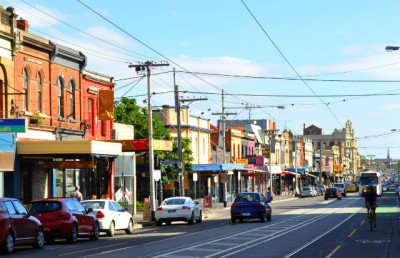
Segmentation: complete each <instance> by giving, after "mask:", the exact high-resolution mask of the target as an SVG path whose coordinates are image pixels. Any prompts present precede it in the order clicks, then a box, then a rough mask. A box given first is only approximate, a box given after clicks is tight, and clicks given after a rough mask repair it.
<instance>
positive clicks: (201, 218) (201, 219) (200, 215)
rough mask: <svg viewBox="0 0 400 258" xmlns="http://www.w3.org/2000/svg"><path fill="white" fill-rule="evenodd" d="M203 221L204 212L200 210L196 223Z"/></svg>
mask: <svg viewBox="0 0 400 258" xmlns="http://www.w3.org/2000/svg"><path fill="white" fill-rule="evenodd" d="M201 222H203V214H202V213H201V211H200V214H199V219H198V220H196V223H201Z"/></svg>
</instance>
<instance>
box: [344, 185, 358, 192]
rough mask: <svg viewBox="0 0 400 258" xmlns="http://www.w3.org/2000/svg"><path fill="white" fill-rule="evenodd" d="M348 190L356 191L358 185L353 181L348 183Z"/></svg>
mask: <svg viewBox="0 0 400 258" xmlns="http://www.w3.org/2000/svg"><path fill="white" fill-rule="evenodd" d="M346 192H349V193H355V192H357V187H356V186H355V185H354V184H353V183H347V184H346Z"/></svg>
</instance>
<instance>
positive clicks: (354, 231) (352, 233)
mask: <svg viewBox="0 0 400 258" xmlns="http://www.w3.org/2000/svg"><path fill="white" fill-rule="evenodd" d="M356 231H357V229H354V230H353V231H352V232H351V233H350V234H349V235H348V236H347V237H348V238H350V237H351V236H352V235H354V233H356Z"/></svg>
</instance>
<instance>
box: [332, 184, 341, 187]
mask: <svg viewBox="0 0 400 258" xmlns="http://www.w3.org/2000/svg"><path fill="white" fill-rule="evenodd" d="M334 186H335V187H341V188H343V184H334Z"/></svg>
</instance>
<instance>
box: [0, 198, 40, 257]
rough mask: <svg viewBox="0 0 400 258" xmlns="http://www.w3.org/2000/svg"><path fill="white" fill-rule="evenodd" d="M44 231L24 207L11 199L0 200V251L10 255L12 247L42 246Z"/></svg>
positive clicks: (38, 247)
mask: <svg viewBox="0 0 400 258" xmlns="http://www.w3.org/2000/svg"><path fill="white" fill-rule="evenodd" d="M44 241H45V240H44V229H43V226H42V224H41V223H40V221H39V220H37V219H36V218H35V217H33V216H30V214H29V213H28V212H27V210H26V209H25V207H24V206H23V205H22V204H21V203H20V202H19V201H18V200H17V199H13V198H0V250H1V252H2V253H4V254H11V253H12V252H13V251H14V246H17V245H32V246H33V247H34V248H37V249H41V248H42V247H43V245H44Z"/></svg>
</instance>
